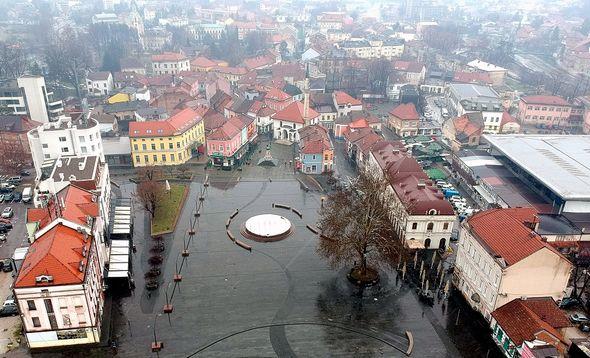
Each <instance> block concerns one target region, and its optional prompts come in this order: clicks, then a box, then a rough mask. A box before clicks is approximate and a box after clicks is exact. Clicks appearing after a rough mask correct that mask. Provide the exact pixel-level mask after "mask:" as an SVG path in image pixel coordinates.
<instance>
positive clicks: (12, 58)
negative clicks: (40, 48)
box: [0, 43, 29, 78]
mask: <svg viewBox="0 0 590 358" xmlns="http://www.w3.org/2000/svg"><path fill="white" fill-rule="evenodd" d="M28 67H29V63H28V59H27V55H26V54H25V52H24V51H23V48H22V46H21V45H20V44H17V43H14V44H10V43H2V44H0V76H1V77H2V78H18V77H20V76H22V75H23V74H25V72H26V70H27V69H28Z"/></svg>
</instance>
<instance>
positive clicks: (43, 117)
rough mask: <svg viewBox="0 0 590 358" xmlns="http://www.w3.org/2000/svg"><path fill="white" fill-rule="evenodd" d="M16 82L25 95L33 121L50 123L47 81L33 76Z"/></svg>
mask: <svg viewBox="0 0 590 358" xmlns="http://www.w3.org/2000/svg"><path fill="white" fill-rule="evenodd" d="M16 81H17V83H18V86H19V87H20V88H22V89H23V91H24V93H25V98H26V99H27V107H28V109H29V116H30V117H31V119H32V120H34V121H37V122H41V123H47V122H49V113H48V108H47V105H48V103H47V102H48V99H47V88H46V87H45V79H44V78H43V77H34V76H31V77H21V78H18V79H17V80H16Z"/></svg>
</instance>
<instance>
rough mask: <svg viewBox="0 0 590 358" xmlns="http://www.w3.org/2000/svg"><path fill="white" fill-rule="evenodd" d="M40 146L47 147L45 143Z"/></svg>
mask: <svg viewBox="0 0 590 358" xmlns="http://www.w3.org/2000/svg"><path fill="white" fill-rule="evenodd" d="M41 146H42V147H43V148H48V147H49V146H48V145H47V143H43V144H42V145H41Z"/></svg>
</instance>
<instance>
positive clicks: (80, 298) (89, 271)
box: [14, 219, 104, 349]
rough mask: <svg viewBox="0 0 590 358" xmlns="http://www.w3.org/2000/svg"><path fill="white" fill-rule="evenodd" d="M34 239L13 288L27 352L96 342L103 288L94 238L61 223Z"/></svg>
mask: <svg viewBox="0 0 590 358" xmlns="http://www.w3.org/2000/svg"><path fill="white" fill-rule="evenodd" d="M38 234H39V235H38V237H37V239H36V240H35V241H34V242H33V243H32V244H31V247H30V248H29V251H28V253H27V255H26V256H25V259H24V261H23V263H22V267H21V270H20V271H19V274H18V277H17V278H16V281H15V284H14V295H15V299H16V301H17V302H18V308H19V312H20V314H21V319H22V323H23V331H24V335H25V338H26V341H27V343H28V345H29V348H32V349H36V348H52V347H60V346H71V345H80V344H95V343H99V342H100V335H101V324H102V314H103V306H104V292H103V291H104V286H103V280H102V276H101V273H102V268H101V266H100V263H99V258H98V255H97V246H96V240H95V238H94V237H93V236H92V234H91V232H89V230H87V229H86V228H84V227H82V226H78V225H75V224H73V223H71V222H69V221H67V220H62V219H58V220H54V221H53V222H52V223H50V224H49V225H48V226H47V227H45V228H44V229H42V230H41V231H39V233H38Z"/></svg>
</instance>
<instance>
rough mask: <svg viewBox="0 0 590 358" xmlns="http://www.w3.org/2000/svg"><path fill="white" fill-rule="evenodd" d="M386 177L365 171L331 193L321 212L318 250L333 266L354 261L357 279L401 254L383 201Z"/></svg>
mask: <svg viewBox="0 0 590 358" xmlns="http://www.w3.org/2000/svg"><path fill="white" fill-rule="evenodd" d="M386 185H387V183H386V181H384V180H381V179H378V178H376V177H374V176H372V175H371V174H370V173H368V172H361V174H360V175H359V176H358V177H357V178H356V179H354V180H353V181H352V182H351V184H350V185H348V186H346V187H344V188H339V189H337V190H336V191H335V192H334V193H332V194H330V195H329V197H328V200H327V201H326V203H325V204H324V207H323V209H322V210H321V212H320V215H321V218H320V220H319V224H318V226H319V228H320V230H321V232H322V238H321V239H320V243H319V245H318V248H317V250H318V253H319V254H320V255H322V256H324V257H325V258H327V259H328V262H329V263H330V265H331V266H332V267H338V266H343V265H349V264H353V265H354V268H353V270H354V269H356V270H358V272H359V273H360V279H361V280H362V278H363V277H367V274H368V271H369V270H371V269H373V270H374V269H375V268H377V267H380V266H393V265H395V264H397V262H398V261H399V258H400V257H401V256H402V255H403V254H404V249H403V244H402V242H401V240H400V239H399V238H398V237H397V236H396V234H395V231H394V229H393V223H392V221H391V219H390V216H389V215H390V211H389V209H388V206H387V204H386V203H385V202H384V193H385V188H386Z"/></svg>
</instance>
